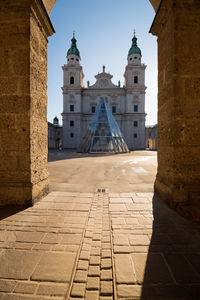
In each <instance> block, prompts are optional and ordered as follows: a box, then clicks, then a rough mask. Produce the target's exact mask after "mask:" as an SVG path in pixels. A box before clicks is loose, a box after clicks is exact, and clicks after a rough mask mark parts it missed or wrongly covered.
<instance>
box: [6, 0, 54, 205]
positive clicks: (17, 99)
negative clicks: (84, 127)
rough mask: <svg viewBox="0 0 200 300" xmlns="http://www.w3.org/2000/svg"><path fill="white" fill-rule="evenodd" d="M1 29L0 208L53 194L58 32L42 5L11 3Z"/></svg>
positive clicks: (21, 2)
mask: <svg viewBox="0 0 200 300" xmlns="http://www.w3.org/2000/svg"><path fill="white" fill-rule="evenodd" d="M4 4H5V3H4ZM0 28H1V29H0V38H1V40H2V41H4V42H3V43H1V46H0V124H1V125H0V145H1V147H0V199H1V200H0V205H5V204H18V205H31V204H32V202H33V201H34V200H37V199H39V198H41V197H42V196H43V195H44V194H46V193H47V192H48V171H47V121H46V107H47V95H46V81H47V54H46V52H47V36H48V35H51V34H52V33H53V28H52V25H51V23H50V21H49V19H48V16H47V15H46V12H45V10H44V8H43V6H42V3H41V2H40V1H39V0H34V1H32V2H30V1H28V0H26V1H22V0H19V1H14V2H13V1H6V5H1V7H0Z"/></svg>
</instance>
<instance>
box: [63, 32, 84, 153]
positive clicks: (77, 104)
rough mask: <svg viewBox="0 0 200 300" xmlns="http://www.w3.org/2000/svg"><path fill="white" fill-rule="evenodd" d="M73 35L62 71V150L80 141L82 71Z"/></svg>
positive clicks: (74, 146)
mask: <svg viewBox="0 0 200 300" xmlns="http://www.w3.org/2000/svg"><path fill="white" fill-rule="evenodd" d="M76 42H77V40H76V39H75V34H74V33H73V38H72V40H71V47H70V48H69V50H68V51H67V64H65V65H64V66H63V67H62V69H63V87H62V90H63V113H62V116H63V132H64V133H65V134H64V135H63V148H76V146H77V141H79V140H80V132H81V112H82V107H81V105H82V101H81V91H82V88H83V78H84V74H83V70H82V67H81V65H80V61H81V57H80V52H79V50H78V48H77V46H76Z"/></svg>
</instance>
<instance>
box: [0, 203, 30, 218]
mask: <svg viewBox="0 0 200 300" xmlns="http://www.w3.org/2000/svg"><path fill="white" fill-rule="evenodd" d="M25 209H27V207H25V206H15V205H8V206H3V207H0V221H1V220H3V219H6V218H8V217H10V216H12V215H15V214H17V213H18V212H21V211H23V210H25Z"/></svg>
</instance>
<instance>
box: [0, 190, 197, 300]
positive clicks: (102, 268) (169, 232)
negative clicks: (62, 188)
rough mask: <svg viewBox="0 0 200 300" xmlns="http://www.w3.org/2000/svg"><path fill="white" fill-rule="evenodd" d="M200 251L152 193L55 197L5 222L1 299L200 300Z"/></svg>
mask: <svg viewBox="0 0 200 300" xmlns="http://www.w3.org/2000/svg"><path fill="white" fill-rule="evenodd" d="M1 210H3V208H2V209H1ZM199 249H200V225H198V224H194V223H191V222H189V221H187V220H185V219H183V218H182V217H180V216H178V215H177V214H176V213H175V212H174V211H172V210H170V209H169V208H168V207H167V206H166V205H165V204H164V203H162V202H160V201H158V200H156V199H154V198H153V194H152V193H109V194H108V193H106V192H105V193H101V192H100V193H70V192H52V193H51V194H49V195H48V196H47V197H45V198H44V199H43V200H42V201H41V202H39V203H37V204H35V205H34V207H31V208H27V209H25V210H22V211H19V212H17V213H12V214H10V215H8V216H7V217H4V218H3V217H2V220H1V221H0V300H37V299H41V300H42V299H44V300H45V299H54V300H57V299H58V300H61V299H70V300H75V299H88V300H89V299H91V300H96V299H98V300H99V299H100V300H111V299H121V300H122V299H147V300H148V299H149V300H150V299H153V300H154V299H163V300H167V299H174V300H178V299H179V300H188V299H195V300H198V299H200V250H199Z"/></svg>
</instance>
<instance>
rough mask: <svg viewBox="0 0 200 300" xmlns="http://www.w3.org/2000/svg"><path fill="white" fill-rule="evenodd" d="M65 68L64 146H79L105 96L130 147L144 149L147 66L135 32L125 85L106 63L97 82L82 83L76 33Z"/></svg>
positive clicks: (126, 70)
mask: <svg viewBox="0 0 200 300" xmlns="http://www.w3.org/2000/svg"><path fill="white" fill-rule="evenodd" d="M71 42H72V44H71V48H70V49H69V50H68V52H67V63H66V64H65V65H64V66H63V67H62V69H63V87H62V91H63V113H62V117H63V145H62V146H63V148H64V149H77V147H78V146H79V144H80V141H81V138H82V136H83V135H84V133H85V132H86V130H87V126H88V124H89V122H90V120H91V118H92V115H93V114H94V113H95V111H96V108H97V106H98V104H99V102H100V99H101V98H102V97H103V98H104V99H105V100H106V102H107V104H108V106H109V108H110V110H111V112H112V114H113V116H114V118H115V120H116V121H117V123H118V126H119V128H120V130H121V132H122V134H123V136H124V139H125V141H126V143H127V145H128V147H129V149H130V150H134V149H145V117H146V114H145V90H146V86H145V69H146V65H144V64H142V62H141V58H142V53H141V50H140V48H139V47H138V46H137V38H136V36H135V34H134V37H133V39H132V46H131V48H130V50H129V52H128V58H127V65H126V67H125V73H124V79H125V84H124V86H123V87H121V86H120V82H119V83H118V85H115V84H113V83H112V77H113V76H112V75H111V74H109V73H107V72H106V70H105V66H103V69H102V72H101V73H98V74H97V75H96V76H95V78H96V83H95V84H93V85H90V84H89V82H87V88H86V87H84V85H83V78H84V74H83V69H82V66H81V64H80V62H81V57H80V52H79V50H78V48H77V45H76V42H77V41H76V39H75V37H74V36H73V38H72V40H71Z"/></svg>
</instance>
